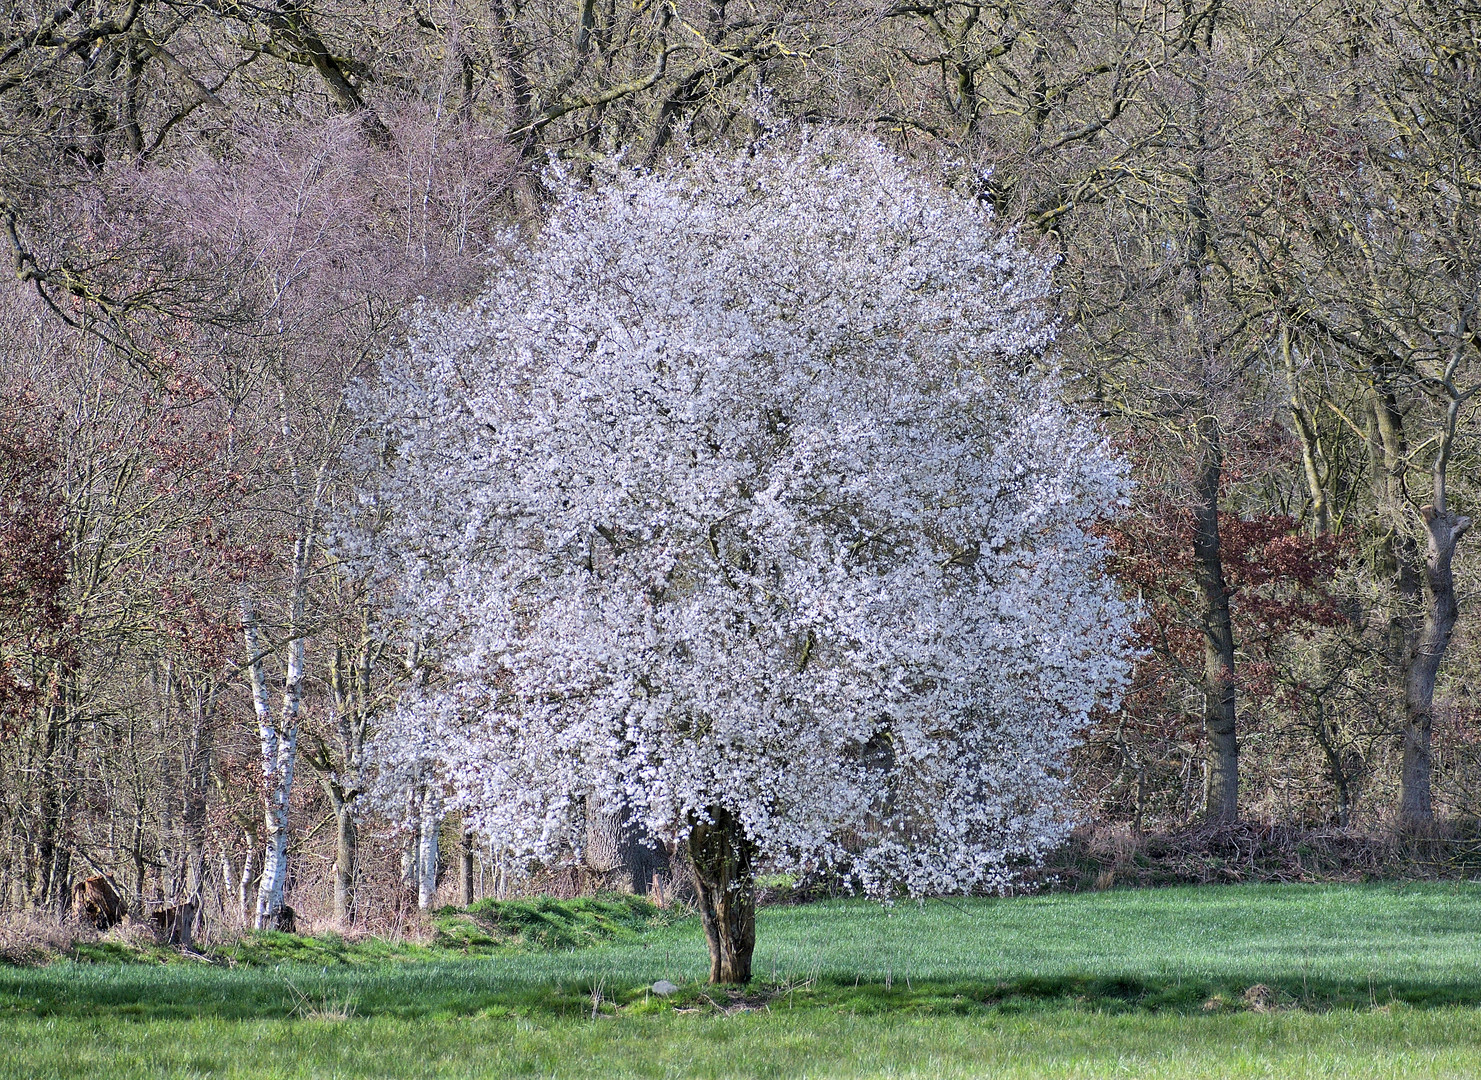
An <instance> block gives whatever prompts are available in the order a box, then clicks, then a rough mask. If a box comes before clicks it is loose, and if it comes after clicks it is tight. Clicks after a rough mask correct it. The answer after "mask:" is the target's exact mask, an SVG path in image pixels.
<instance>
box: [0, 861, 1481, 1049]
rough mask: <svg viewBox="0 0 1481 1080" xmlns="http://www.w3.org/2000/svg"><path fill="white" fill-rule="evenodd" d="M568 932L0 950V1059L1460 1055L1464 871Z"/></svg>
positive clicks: (1479, 1005)
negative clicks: (743, 926)
mask: <svg viewBox="0 0 1481 1080" xmlns="http://www.w3.org/2000/svg"><path fill="white" fill-rule="evenodd" d="M475 937H476V935H475ZM496 937H497V935H496ZM570 940H572V939H571V938H570V937H569V936H566V937H562V936H561V935H560V934H554V935H547V936H546V937H545V938H543V939H542V938H538V937H537V936H531V935H525V936H523V937H511V938H510V939H508V940H506V941H502V942H500V941H494V942H493V943H492V944H490V942H488V941H481V940H471V941H469V940H464V941H461V942H460V941H459V940H458V938H457V936H456V935H454V936H453V937H452V938H451V939H449V940H448V942H447V943H445V944H444V945H442V946H441V947H438V948H433V949H420V950H395V949H385V948H380V949H379V951H377V950H376V948H375V947H372V946H352V947H344V946H341V945H338V944H337V943H335V942H333V941H329V942H304V941H297V940H294V939H287V938H277V937H269V938H266V939H261V940H259V941H257V942H255V943H252V945H251V948H249V949H247V950H245V951H241V950H239V951H238V952H237V953H236V954H235V956H234V966H230V967H228V966H226V965H225V964H221V965H207V964H204V963H200V962H187V963H171V964H167V965H164V964H159V963H158V962H154V963H123V962H106V963H100V962H81V963H79V962H73V961H57V962H54V963H52V964H50V965H48V966H45V967H36V968H13V967H11V968H0V1077H37V1078H41V1077H73V1076H90V1077H133V1076H200V1077H204V1076H231V1077H237V1076H241V1077H248V1076H251V1077H258V1076H262V1077H290V1076H291V1077H298V1076H336V1077H361V1076H365V1077H371V1076H374V1077H402V1076H405V1077H422V1076H438V1077H443V1076H446V1077H462V1076H572V1077H578V1076H579V1077H586V1076H592V1077H597V1076H600V1077H626V1076H642V1077H650V1076H651V1077H680V1076H705V1077H790V1076H811V1077H870V1076H919V1077H936V1076H941V1077H957V1076H961V1077H969V1076H970V1077H979V1076H1002V1077H1050V1076H1054V1077H1060V1076H1063V1077H1091V1076H1096V1077H1099V1076H1124V1077H1256V1076H1258V1077H1305V1076H1313V1077H1315V1076H1322V1077H1387V1076H1415V1077H1420V1076H1424V1077H1434V1076H1455V1077H1461V1076H1465V1077H1473V1076H1478V1075H1481V886H1478V885H1468V884H1448V885H1444V884H1442V885H1405V886H1279V887H1272V886H1264V887H1260V886H1254V887H1230V888H1203V889H1164V890H1146V891H1115V892H1105V893H1091V894H1077V895H1049V896H1041V897H1019V898H1012V899H1003V900H973V901H951V902H950V903H944V902H939V901H933V902H929V903H927V904H925V905H923V906H920V905H915V904H901V905H897V906H896V907H894V908H883V907H880V906H878V905H875V904H871V903H868V902H863V901H847V902H834V903H823V904H814V905H808V906H804V907H789V908H770V909H767V910H765V911H763V912H762V914H761V918H760V927H759V932H758V945H757V951H756V964H755V967H756V972H757V975H758V978H757V980H756V982H755V983H754V984H753V985H752V986H751V987H750V988H748V989H747V990H745V991H744V992H742V991H738V990H731V991H729V992H724V991H719V990H714V989H711V988H709V987H706V986H704V985H703V984H701V983H699V982H698V980H699V979H701V978H702V977H703V974H704V972H705V969H706V957H705V951H704V943H703V937H702V934H701V932H700V930H699V927H698V925H697V924H696V921H695V920H692V919H690V920H682V921H679V922H673V923H670V924H667V925H665V924H664V922H663V920H653V921H651V922H646V923H643V924H641V925H636V926H634V925H623V926H619V927H617V928H616V929H615V930H613V931H612V934H611V936H610V940H607V941H606V942H605V943H600V944H595V945H586V946H582V947H576V948H564V947H557V948H548V947H546V948H541V947H540V946H541V945H542V944H544V945H547V946H548V945H550V944H552V943H554V944H557V945H559V944H561V943H563V942H568V941H570ZM463 948H467V949H468V950H469V953H470V954H469V955H466V956H465V955H462V954H461V951H460V950H461V949H463ZM480 948H482V950H483V951H482V954H481V955H477V953H478V952H479V950H480ZM659 978H667V979H669V980H671V981H673V982H676V983H679V984H681V986H682V987H683V989H682V990H681V992H680V993H678V994H676V995H675V996H674V997H673V998H671V999H668V1000H661V999H658V998H655V997H653V996H652V995H651V994H649V993H648V991H647V987H648V986H649V985H650V984H651V983H652V982H653V981H654V980H656V979H659ZM1252 988H1253V989H1252Z"/></svg>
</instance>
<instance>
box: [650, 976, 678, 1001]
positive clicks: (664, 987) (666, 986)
mask: <svg viewBox="0 0 1481 1080" xmlns="http://www.w3.org/2000/svg"><path fill="white" fill-rule="evenodd" d="M678 990H679V988H678V987H677V986H675V985H674V984H673V983H671V982H669V981H668V980H667V979H659V980H658V981H657V982H656V983H654V984H653V992H654V993H655V994H657V995H658V996H659V997H668V996H669V995H670V994H674V993H678Z"/></svg>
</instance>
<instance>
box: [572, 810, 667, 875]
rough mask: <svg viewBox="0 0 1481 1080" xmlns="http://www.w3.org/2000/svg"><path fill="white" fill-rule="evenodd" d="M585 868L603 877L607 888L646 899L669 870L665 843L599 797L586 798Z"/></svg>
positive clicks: (626, 813)
mask: <svg viewBox="0 0 1481 1080" xmlns="http://www.w3.org/2000/svg"><path fill="white" fill-rule="evenodd" d="M585 860H586V865H587V866H588V867H590V868H591V869H592V870H595V871H596V872H597V873H599V874H602V875H604V884H605V886H606V887H607V888H610V889H612V890H614V891H616V892H623V893H634V894H636V895H638V896H647V895H648V894H649V893H650V892H651V891H652V889H653V878H654V876H655V875H657V874H662V873H666V872H667V871H668V868H669V864H668V850H667V849H666V848H665V847H664V845H663V842H662V841H661V840H660V839H659V838H658V837H657V836H654V835H652V834H651V833H648V832H647V831H646V830H644V829H642V828H638V827H635V826H633V825H632V823H631V822H630V821H629V820H628V812H627V809H626V808H625V807H622V806H618V807H615V808H614V807H612V806H608V805H606V804H604V803H603V802H602V800H601V799H600V797H598V796H597V795H594V794H593V795H588V796H587V797H586V852H585Z"/></svg>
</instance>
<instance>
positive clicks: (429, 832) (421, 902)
mask: <svg viewBox="0 0 1481 1080" xmlns="http://www.w3.org/2000/svg"><path fill="white" fill-rule="evenodd" d="M420 802H421V807H420V813H419V814H418V816H417V860H416V874H417V907H419V908H421V909H422V910H423V911H430V910H431V908H432V905H433V904H434V903H435V902H436V900H437V864H438V850H437V834H438V831H439V829H440V827H441V816H442V814H441V811H442V800H441V799H440V798H438V796H437V792H436V791H435V790H433V789H432V787H431V786H430V785H429V786H427V787H425V788H423V789H422V792H421V799H420Z"/></svg>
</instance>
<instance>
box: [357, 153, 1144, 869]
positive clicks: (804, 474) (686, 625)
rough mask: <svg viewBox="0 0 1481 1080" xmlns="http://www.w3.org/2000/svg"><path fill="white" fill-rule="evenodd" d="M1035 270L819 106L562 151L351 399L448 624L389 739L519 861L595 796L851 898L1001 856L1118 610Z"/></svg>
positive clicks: (422, 623)
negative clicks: (553, 179)
mask: <svg viewBox="0 0 1481 1080" xmlns="http://www.w3.org/2000/svg"><path fill="white" fill-rule="evenodd" d="M1048 293H1049V284H1048V272H1047V269H1046V267H1045V265H1044V263H1043V261H1042V260H1041V259H1040V258H1038V257H1036V256H1035V255H1033V254H1032V253H1030V252H1028V251H1026V250H1025V249H1024V248H1022V247H1021V246H1020V245H1019V244H1018V242H1017V241H1016V238H1015V237H1014V236H1013V234H1012V233H1011V232H1009V231H1006V230H1003V229H1001V228H1000V227H999V226H998V225H997V224H996V223H995V222H994V220H993V219H992V216H991V213H990V211H989V210H988V209H986V208H985V207H983V206H981V205H979V204H978V203H976V202H975V201H973V200H971V199H968V198H963V197H958V196H956V195H953V194H950V193H949V192H947V191H944V190H942V189H941V188H939V187H938V186H936V185H934V184H932V183H930V182H928V181H926V180H924V179H920V178H918V177H917V176H915V175H914V174H912V173H911V172H910V171H909V170H907V169H906V168H905V167H904V166H903V165H902V164H901V163H899V162H898V161H897V160H895V159H894V158H893V157H892V156H891V155H890V154H889V153H888V152H887V151H885V150H884V149H882V148H880V147H878V146H877V145H874V144H871V143H867V142H861V141H855V140H852V139H849V138H846V137H843V136H839V135H828V134H824V135H814V136H811V137H807V138H802V139H798V140H794V141H793V142H791V143H790V144H789V145H788V146H787V147H771V148H765V147H763V148H762V149H761V150H758V151H753V152H750V153H742V154H739V155H738V156H723V155H711V156H701V157H698V158H696V159H694V160H693V161H691V162H689V163H688V164H687V165H685V166H684V167H682V168H676V169H672V170H670V171H668V172H665V173H661V174H658V175H642V174H638V173H632V172H627V173H621V174H618V175H615V176H612V177H610V178H609V179H608V180H607V181H606V182H605V183H604V184H602V185H599V186H597V187H596V188H594V189H586V190H580V189H577V188H575V187H572V188H571V189H570V190H569V191H567V192H566V194H565V196H564V198H563V201H562V202H561V204H560V205H559V207H558V208H557V210H556V211H555V213H554V214H553V216H552V218H551V220H550V221H549V223H548V225H547V226H546V227H545V229H544V231H543V233H542V235H541V238H540V240H539V241H538V243H537V244H535V245H534V246H533V247H531V248H530V249H529V250H527V251H526V252H525V253H524V254H522V255H520V256H517V257H515V258H514V259H513V260H512V261H511V262H510V263H509V264H507V265H506V266H505V267H504V268H503V269H502V270H500V271H498V272H497V273H496V274H495V275H494V278H493V281H492V283H491V285H490V287H489V289H488V291H487V292H486V294H485V295H484V296H483V297H482V298H481V299H480V300H479V301H478V302H477V303H475V304H473V305H472V306H471V307H469V308H467V309H459V310H439V311H433V310H426V311H422V312H421V313H420V314H419V316H418V321H417V323H416V326H415V330H414V333H413V334H412V336H411V339H410V341H409V342H408V344H407V346H406V347H405V348H404V349H403V350H401V351H400V352H398V353H396V354H395V355H393V356H391V357H389V358H388V359H387V360H386V361H385V362H384V363H383V365H382V369H381V372H380V378H379V380H378V382H377V383H376V384H375V385H374V386H373V387H370V388H367V390H366V394H365V397H364V401H363V402H362V407H363V408H364V409H366V410H367V411H369V412H372V413H373V414H374V416H375V420H376V423H377V424H378V427H379V431H380V432H381V436H382V438H383V440H384V441H383V443H382V448H383V459H384V461H385V462H386V463H387V464H386V465H385V467H384V469H383V470H382V472H381V473H380V475H379V477H378V478H377V480H376V484H377V498H378V499H380V500H382V505H384V506H386V507H388V508H389V524H388V526H387V528H386V532H385V534H384V535H383V537H382V540H381V543H382V550H383V551H384V552H385V553H386V557H387V558H389V559H390V560H391V568H392V570H393V571H394V573H395V575H396V580H397V582H398V588H399V595H400V596H401V604H402V612H401V613H402V615H403V617H405V618H406V619H408V620H409V621H410V623H411V624H412V625H413V626H414V628H415V630H416V632H417V633H419V634H421V635H423V640H425V641H428V642H431V643H433V644H432V646H431V648H433V649H434V650H435V651H437V652H438V655H439V656H440V658H441V659H440V671H439V675H438V677H437V678H435V679H433V680H432V681H431V682H430V683H429V685H428V687H427V688H426V689H425V690H423V691H419V692H418V693H416V694H414V695H412V696H410V697H408V698H407V699H406V700H405V701H404V702H403V703H402V705H401V707H400V709H399V710H398V712H397V715H396V716H395V717H394V718H393V720H392V721H391V722H390V723H388V724H387V725H386V728H385V730H384V732H383V733H382V735H381V737H380V740H379V742H378V743H377V746H376V753H377V755H378V757H379V760H380V762H381V767H382V768H383V770H386V772H387V775H399V772H398V770H399V771H403V772H404V771H406V770H408V769H412V770H422V769H425V768H427V767H429V766H430V767H432V768H434V769H435V771H436V772H437V774H438V775H439V776H440V778H441V782H442V783H443V784H444V785H445V789H446V791H447V792H448V797H449V800H450V805H453V806H457V807H460V808H461V809H462V810H463V812H464V813H465V815H466V816H467V820H469V821H470V822H471V823H472V825H473V827H474V828H476V829H477V830H478V831H479V832H480V833H482V834H484V835H486V836H487V837H489V838H491V839H492V841H493V842H494V844H495V846H496V848H498V849H502V850H504V851H506V852H509V853H511V854H513V855H515V856H519V857H528V858H536V859H545V860H558V859H560V858H563V857H570V856H571V855H572V852H573V849H572V845H573V835H575V836H577V837H578V839H577V840H576V841H575V843H576V844H577V845H578V846H579V834H573V830H572V827H571V826H572V821H573V820H574V819H575V817H576V815H577V813H578V812H579V808H580V806H581V805H582V802H583V799H584V797H585V796H586V795H587V794H590V793H596V794H597V795H599V796H600V797H601V799H602V800H603V802H604V803H605V804H607V805H613V804H622V805H625V806H627V807H628V809H629V812H630V813H631V815H632V816H633V819H634V821H635V822H640V823H642V824H643V825H644V826H645V827H646V828H648V829H650V830H653V831H656V832H657V833H659V834H660V835H664V836H667V837H670V838H681V837H682V836H683V835H684V834H685V833H686V832H687V829H688V828H689V825H690V823H692V822H694V821H697V820H705V819H707V818H708V816H709V815H710V814H711V813H712V812H713V810H714V808H718V807H723V808H725V809H727V810H729V811H731V812H732V813H734V814H735V815H737V816H738V817H739V819H740V821H741V823H742V825H743V827H744V830H745V833H746V835H747V837H748V838H749V839H750V840H751V842H753V843H754V844H755V845H756V849H757V851H758V852H759V854H760V855H761V857H762V858H764V859H765V860H767V861H768V863H769V864H771V865H776V866H779V867H787V868H799V869H807V868H816V867H820V866H833V867H837V868H841V869H843V870H845V871H846V872H847V873H848V874H850V875H852V876H853V878H854V879H855V880H856V881H857V882H859V883H860V884H861V885H862V886H864V887H865V888H867V889H868V890H869V891H871V892H874V893H876V894H881V895H884V894H898V893H909V894H914V895H920V894H926V893H940V892H955V891H963V890H969V889H983V888H988V889H991V888H1001V887H1003V886H1004V885H1005V884H1007V882H1008V881H1009V880H1010V879H1011V876H1012V873H1013V867H1014V866H1016V865H1020V864H1021V863H1022V862H1023V861H1024V860H1032V858H1033V857H1034V856H1036V855H1038V854H1040V853H1042V852H1043V851H1044V850H1045V849H1046V848H1047V847H1049V846H1051V845H1053V844H1054V843H1056V842H1058V841H1059V840H1060V839H1061V838H1062V836H1063V834H1064V831H1065V829H1066V828H1067V820H1068V819H1067V808H1068V794H1067V777H1066V774H1065V769H1066V763H1067V753H1068V751H1069V749H1070V748H1071V746H1072V744H1073V741H1074V739H1075V737H1076V733H1077V732H1078V731H1079V730H1081V729H1082V727H1083V725H1084V724H1085V723H1086V721H1087V716H1088V714H1089V713H1090V711H1091V710H1092V709H1093V708H1094V707H1095V706H1096V705H1097V704H1101V703H1109V702H1112V701H1113V700H1114V697H1115V694H1116V692H1117V690H1118V688H1119V687H1120V685H1121V684H1122V682H1123V680H1124V678H1125V676H1126V671H1127V657H1128V626H1129V622H1130V618H1131V615H1132V612H1131V611H1130V610H1129V609H1128V606H1127V605H1126V604H1125V603H1123V602H1122V600H1121V599H1120V597H1119V594H1118V592H1117V590H1116V588H1115V587H1114V584H1113V583H1112V582H1110V581H1109V580H1107V579H1106V577H1105V576H1104V575H1103V574H1102V573H1101V564H1102V555H1103V553H1102V547H1101V544H1100V542H1099V541H1098V540H1096V539H1095V538H1094V537H1093V536H1092V535H1091V534H1090V532H1089V531H1088V530H1089V527H1090V526H1091V525H1092V524H1093V522H1094V521H1095V520H1097V519H1099V518H1102V517H1104V516H1105V515H1107V514H1109V513H1112V512H1114V511H1115V509H1116V508H1117V506H1118V505H1119V504H1120V502H1121V501H1122V500H1123V498H1124V494H1125V491H1126V485H1127V479H1126V473H1125V468H1124V466H1123V464H1122V463H1121V462H1120V461H1119V459H1118V458H1117V457H1116V456H1115V455H1114V454H1113V453H1112V452H1110V450H1109V449H1108V448H1107V447H1106V445H1105V444H1104V442H1103V440H1102V438H1101V436H1100V435H1099V434H1098V433H1097V431H1096V430H1095V429H1094V427H1093V425H1091V424H1090V423H1088V422H1086V421H1085V420H1084V419H1082V418H1080V417H1078V416H1077V415H1075V414H1074V413H1073V412H1072V411H1071V410H1069V409H1067V408H1066V407H1065V405H1064V404H1062V402H1061V400H1060V395H1059V393H1058V389H1059V388H1058V386H1057V385H1056V383H1055V381H1054V378H1053V376H1052V375H1044V374H1041V373H1038V369H1039V367H1040V365H1039V364H1037V363H1036V361H1037V360H1038V359H1039V357H1041V355H1042V351H1043V350H1044V349H1045V347H1046V346H1047V345H1048V344H1049V342H1050V340H1051V337H1052V326H1051V324H1050V321H1049V319H1048V316H1047V315H1046V312H1045V299H1046V297H1047V296H1048ZM576 854H578V855H579V851H577V852H576Z"/></svg>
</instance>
